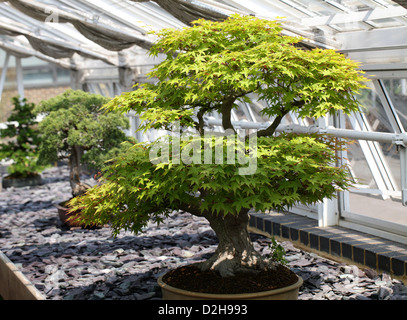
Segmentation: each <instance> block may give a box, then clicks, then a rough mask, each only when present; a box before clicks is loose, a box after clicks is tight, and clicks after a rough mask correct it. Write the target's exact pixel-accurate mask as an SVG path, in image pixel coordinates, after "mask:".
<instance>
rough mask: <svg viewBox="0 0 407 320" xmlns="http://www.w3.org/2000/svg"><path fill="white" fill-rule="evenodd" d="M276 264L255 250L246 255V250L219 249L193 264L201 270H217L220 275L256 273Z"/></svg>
mask: <svg viewBox="0 0 407 320" xmlns="http://www.w3.org/2000/svg"><path fill="white" fill-rule="evenodd" d="M253 250H254V249H253ZM276 265H277V263H276V262H274V261H272V260H271V259H269V258H266V257H263V256H261V255H260V254H259V253H258V252H256V251H252V252H251V253H250V255H248V254H247V252H243V253H241V254H236V252H219V250H217V251H216V252H215V254H214V255H213V256H212V257H211V258H209V259H208V260H206V261H203V262H198V263H196V264H195V266H196V267H198V268H199V269H201V270H202V271H207V270H213V271H217V272H218V273H219V274H220V275H221V276H222V277H230V276H234V275H236V274H237V273H240V272H249V273H257V272H260V271H264V270H271V269H275V268H276Z"/></svg>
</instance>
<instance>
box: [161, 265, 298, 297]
mask: <svg viewBox="0 0 407 320" xmlns="http://www.w3.org/2000/svg"><path fill="white" fill-rule="evenodd" d="M163 281H164V282H165V283H167V284H168V285H170V286H172V287H175V288H179V289H183V290H188V291H193V292H201V293H213V294H239V293H254V292H261V291H267V290H273V289H279V288H283V287H287V286H290V285H292V284H294V283H296V282H297V281H298V277H297V276H296V274H295V273H294V272H293V271H291V270H290V269H288V268H286V267H284V266H282V265H278V266H277V268H276V270H270V271H260V272H259V273H247V272H245V273H240V274H236V275H235V276H232V277H221V276H220V275H219V274H218V273H217V272H215V271H201V270H200V269H198V268H197V267H195V266H193V265H188V266H183V267H179V268H177V269H174V270H172V271H169V272H167V274H165V275H164V277H163Z"/></svg>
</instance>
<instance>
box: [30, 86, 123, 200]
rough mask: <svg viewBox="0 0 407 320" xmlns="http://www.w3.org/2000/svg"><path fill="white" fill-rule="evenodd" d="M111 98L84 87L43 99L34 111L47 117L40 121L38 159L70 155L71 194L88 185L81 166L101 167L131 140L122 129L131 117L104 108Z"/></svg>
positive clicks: (49, 160)
mask: <svg viewBox="0 0 407 320" xmlns="http://www.w3.org/2000/svg"><path fill="white" fill-rule="evenodd" d="M108 101H109V98H106V97H103V96H101V95H97V94H90V93H87V92H84V91H81V90H76V91H74V90H71V89H70V90H67V91H65V92H64V93H63V94H61V95H58V96H56V97H53V98H51V99H49V100H45V101H42V102H41V103H40V104H39V105H38V106H37V108H36V109H35V111H36V112H37V113H44V114H45V115H46V117H45V118H44V119H43V120H42V121H41V123H40V124H39V130H40V133H41V144H40V147H39V163H41V164H48V163H52V162H56V161H57V160H66V159H68V164H69V168H70V174H69V179H70V184H71V188H72V196H73V197H76V196H79V195H82V194H84V193H85V192H86V190H87V189H88V188H89V185H87V184H85V183H83V182H81V179H80V175H81V166H82V165H84V164H86V165H88V167H89V168H92V169H96V170H97V169H100V168H101V167H102V166H103V165H104V162H105V161H107V160H109V158H110V157H112V156H113V155H114V154H116V153H117V152H118V150H120V148H121V145H120V144H121V142H124V141H128V140H129V139H130V138H128V137H126V135H125V133H124V131H123V129H126V128H128V127H129V121H128V119H127V118H126V117H125V116H123V115H121V114H119V113H118V112H102V111H101V107H102V106H103V105H104V104H105V103H107V102H108Z"/></svg>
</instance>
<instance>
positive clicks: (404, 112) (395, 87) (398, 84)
mask: <svg viewBox="0 0 407 320" xmlns="http://www.w3.org/2000/svg"><path fill="white" fill-rule="evenodd" d="M383 84H384V86H385V88H386V91H387V93H388V94H389V96H390V100H391V102H392V103H393V106H394V108H395V109H396V111H397V115H398V117H399V119H400V121H401V123H402V125H403V128H404V130H406V129H407V79H388V80H383Z"/></svg>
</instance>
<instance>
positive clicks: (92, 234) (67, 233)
mask: <svg viewBox="0 0 407 320" xmlns="http://www.w3.org/2000/svg"><path fill="white" fill-rule="evenodd" d="M4 175H5V174H4V172H3V173H2V172H1V171H0V177H1V176H4ZM42 175H43V178H44V181H45V184H43V185H41V186H36V187H24V188H10V189H6V190H3V191H2V192H0V250H1V251H3V252H4V253H5V254H6V255H7V256H8V257H9V259H10V260H12V261H13V262H14V263H15V264H16V265H17V266H18V267H19V268H20V270H21V271H22V272H23V273H24V274H25V275H26V276H27V278H28V279H29V280H30V281H31V282H32V283H33V284H34V285H35V286H36V287H37V288H38V289H39V290H40V291H41V292H42V293H43V294H44V295H45V296H46V298H47V299H51V300H71V299H74V300H88V299H90V300H101V299H103V300H146V299H161V293H160V290H159V288H158V286H157V284H156V280H157V278H158V277H159V276H160V275H161V274H163V273H164V272H166V271H167V270H169V269H172V268H176V267H178V266H181V265H185V264H189V263H191V262H196V261H199V260H202V259H206V258H207V257H209V256H210V255H211V253H212V252H213V251H214V250H215V248H216V244H217V240H216V237H215V235H214V233H213V231H212V230H211V229H210V228H209V226H208V223H207V222H206V220H204V219H202V218H197V217H194V216H191V215H189V214H186V213H183V212H174V215H173V216H172V217H171V218H169V219H166V220H165V222H164V223H163V224H162V225H160V226H158V227H157V226H156V225H153V224H151V225H149V226H148V228H146V229H145V232H144V233H142V234H140V235H138V236H134V235H133V234H131V233H129V232H123V233H122V234H120V235H119V236H118V237H117V238H112V237H111V233H110V229H109V228H101V229H96V230H85V229H80V228H77V229H70V230H69V229H67V228H65V227H63V226H62V225H61V222H60V221H59V218H58V216H57V212H56V209H55V207H54V204H55V203H58V202H60V201H63V200H66V199H67V198H69V196H70V187H69V183H68V171H67V167H66V166H62V167H57V168H51V169H47V170H45V171H44V173H43V174H42ZM85 178H86V181H87V182H88V183H94V181H93V179H92V178H91V177H85ZM253 240H254V243H255V246H256V249H257V250H259V251H260V252H262V253H263V254H269V253H270V248H269V245H270V243H271V241H270V239H267V238H265V237H262V236H259V235H253ZM282 245H283V247H284V248H285V249H286V252H287V256H286V258H287V260H288V263H289V264H288V266H289V267H290V268H291V269H292V270H293V271H294V272H296V273H297V274H299V275H300V276H302V277H303V279H304V285H303V286H302V287H301V289H300V294H299V299H300V300H407V287H406V286H405V285H404V284H403V283H402V282H401V281H399V280H396V279H392V278H391V277H390V276H389V275H388V274H386V273H383V274H377V273H376V272H375V271H374V270H371V269H360V268H358V267H357V266H354V265H346V264H342V263H337V262H335V261H332V260H328V259H325V258H322V257H320V256H318V255H316V254H314V253H309V252H304V251H301V250H299V249H297V248H295V247H294V246H293V245H292V244H291V243H290V242H288V241H287V242H282Z"/></svg>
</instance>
